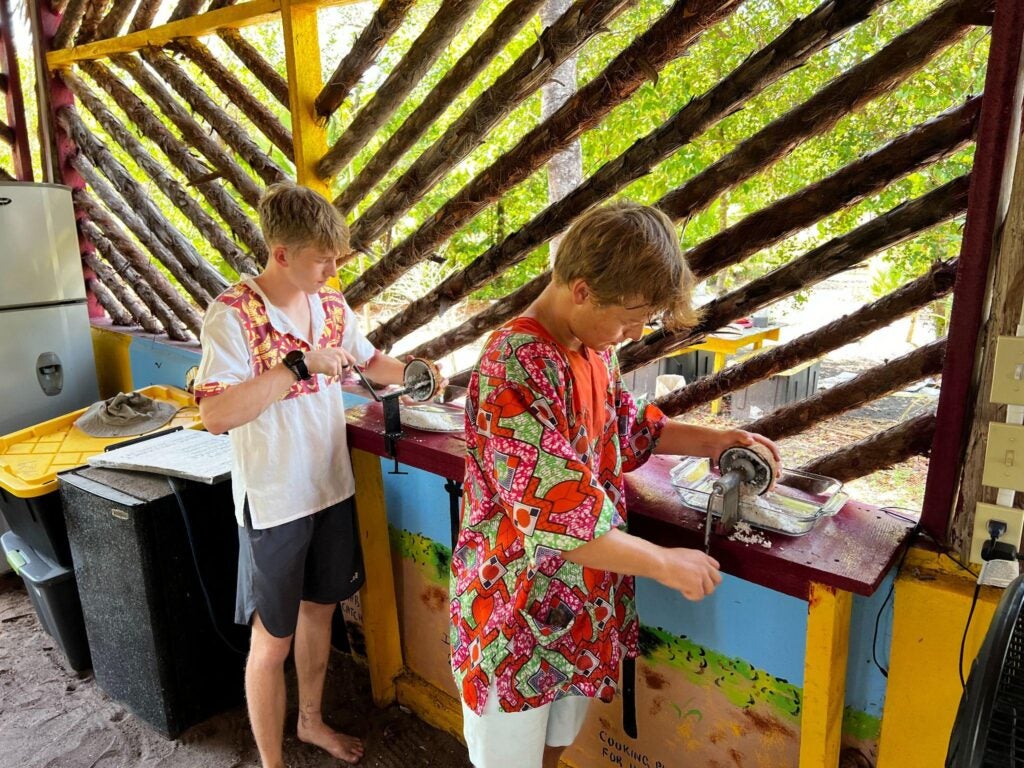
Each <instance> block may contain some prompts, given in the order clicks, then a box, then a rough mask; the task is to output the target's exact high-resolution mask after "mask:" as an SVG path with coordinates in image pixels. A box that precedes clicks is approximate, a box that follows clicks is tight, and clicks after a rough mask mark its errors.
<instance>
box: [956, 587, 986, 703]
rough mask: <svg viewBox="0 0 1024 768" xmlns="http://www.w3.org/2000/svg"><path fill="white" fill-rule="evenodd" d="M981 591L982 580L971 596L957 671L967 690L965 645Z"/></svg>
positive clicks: (961, 683) (964, 688) (961, 684)
mask: <svg viewBox="0 0 1024 768" xmlns="http://www.w3.org/2000/svg"><path fill="white" fill-rule="evenodd" d="M980 592H981V582H978V583H977V584H975V585H974V597H973V598H971V610H970V612H969V613H968V614H967V624H965V625H964V636H963V637H961V638H960V662H959V663H958V664H957V666H956V671H957V672H959V673H960V687H961V688H962V689H963V690H965V691H966V690H967V681H966V680H964V646H966V645H967V630H969V629H970V628H971V618H972V617H973V616H974V607H975V606H976V605H977V604H978V594H979V593H980Z"/></svg>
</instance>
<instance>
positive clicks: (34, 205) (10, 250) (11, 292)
mask: <svg viewBox="0 0 1024 768" xmlns="http://www.w3.org/2000/svg"><path fill="white" fill-rule="evenodd" d="M98 399H99V391H98V389H97V385H96V363H95V359H94V357H93V351H92V333H91V331H90V327H89V313H88V310H87V307H86V296H85V281H84V279H83V277H82V264H81V257H80V255H79V252H78V236H77V233H76V231H75V214H74V209H73V208H72V205H71V190H70V189H68V188H67V187H62V186H58V185H56V184H30V183H27V182H0V435H6V434H9V433H10V432H14V431H15V430H18V429H21V428H23V427H29V426H32V425H34V424H38V423H40V422H42V421H46V420H47V419H52V418H54V417H55V416H60V415H62V414H65V413H70V412H71V411H74V410H76V409H78V408H83V407H85V406H87V405H89V404H90V403H93V402H95V401H96V400H98Z"/></svg>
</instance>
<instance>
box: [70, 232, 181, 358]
mask: <svg viewBox="0 0 1024 768" xmlns="http://www.w3.org/2000/svg"><path fill="white" fill-rule="evenodd" d="M80 226H81V227H82V231H83V232H84V233H85V234H86V235H87V236H88V237H89V238H90V239H92V241H93V242H94V243H95V244H96V248H97V250H98V251H99V252H100V253H101V254H102V255H103V258H104V259H105V261H104V262H101V261H100V260H99V259H96V258H93V259H91V260H87V263H88V264H89V266H90V267H92V268H93V270H95V272H96V274H97V275H99V276H100V277H101V279H103V281H104V282H105V283H107V284H108V285H110V284H111V282H110V280H109V279H108V277H107V274H109V273H115V274H116V276H117V277H119V278H121V280H119V281H118V283H120V282H121V281H122V280H123V282H124V284H125V285H126V286H131V289H132V290H133V291H134V292H135V294H136V295H137V296H138V297H139V298H140V299H141V300H142V303H143V304H144V305H145V307H148V310H147V314H148V313H152V314H151V315H150V316H149V318H147V317H146V316H145V315H143V314H142V313H140V312H139V311H138V308H137V305H136V306H131V312H132V314H133V315H135V317H136V318H138V320H139V325H141V326H142V327H143V328H145V329H146V330H147V331H149V332H150V333H166V334H167V336H168V337H170V338H171V339H174V340H175V341H192V337H191V336H190V335H189V333H188V330H187V329H186V328H185V326H184V325H182V323H181V321H180V320H178V318H177V317H175V316H174V313H172V312H171V311H170V309H168V307H167V305H166V304H164V302H163V301H162V300H161V299H160V297H159V296H157V295H156V292H155V291H154V290H153V288H152V287H151V286H150V285H149V283H147V282H146V281H145V280H144V279H142V276H141V275H139V273H138V272H136V271H135V270H134V269H132V267H131V265H130V264H129V263H128V262H127V261H126V260H125V258H124V257H123V256H121V254H119V253H118V252H117V249H116V248H114V246H113V245H111V243H110V241H109V240H107V239H106V238H105V237H103V233H102V232H101V231H100V228H99V227H97V226H96V225H95V224H93V223H92V222H91V221H88V220H83V221H81V222H80ZM90 255H91V256H93V257H95V254H90ZM122 303H124V302H123V301H122ZM125 306H129V305H128V304H126V305H125ZM149 319H155V320H156V321H157V322H158V323H159V327H158V328H157V329H156V330H154V329H153V328H151V323H150V322H149Z"/></svg>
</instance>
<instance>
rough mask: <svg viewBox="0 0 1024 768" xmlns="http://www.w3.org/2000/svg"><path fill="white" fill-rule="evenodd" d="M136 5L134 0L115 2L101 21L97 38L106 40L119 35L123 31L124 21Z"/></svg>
mask: <svg viewBox="0 0 1024 768" xmlns="http://www.w3.org/2000/svg"><path fill="white" fill-rule="evenodd" d="M134 6H135V3H134V1H133V2H123V0H120V1H118V2H115V3H114V4H113V5H112V6H111V8H110V12H109V13H108V14H107V15H106V16H104V17H103V21H101V22H100V24H99V27H98V28H97V30H96V39H98V40H106V39H107V38H108V37H117V36H118V35H119V34H120V33H121V28H122V27H123V26H124V23H125V22H126V21H127V20H128V17H129V16H130V15H131V12H132V9H133V7H134Z"/></svg>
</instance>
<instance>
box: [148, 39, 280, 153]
mask: <svg viewBox="0 0 1024 768" xmlns="http://www.w3.org/2000/svg"><path fill="white" fill-rule="evenodd" d="M168 47H169V48H171V49H172V50H175V51H179V52H181V53H184V54H185V55H186V56H187V57H188V58H189V59H191V60H192V62H193V63H194V64H195V65H196V66H197V67H199V69H200V70H201V71H202V72H203V73H204V74H205V75H206V76H207V77H209V78H210V80H211V81H213V83H214V84H215V85H216V86H217V87H218V88H220V90H221V91H222V92H223V93H224V95H225V96H226V97H227V98H228V99H229V100H230V101H231V103H232V104H234V105H235V106H236V107H238V108H239V109H240V110H241V111H242V114H244V115H245V116H246V118H247V119H248V120H249V121H250V122H251V123H252V124H253V125H255V126H256V127H257V128H258V129H259V130H260V131H262V133H263V135H264V136H266V137H267V138H268V139H270V141H271V143H273V144H274V146H276V147H277V148H278V149H279V150H281V152H282V153H284V156H285V157H287V158H288V159H289V160H291V161H293V162H294V160H295V150H294V147H293V146H292V135H291V132H290V131H289V130H288V129H287V128H285V127H284V125H282V124H281V121H280V120H279V119H278V118H277V115H275V114H274V113H273V112H271V111H270V110H269V109H268V108H267V107H266V106H265V105H264V104H263V103H262V102H260V100H259V99H258V98H256V96H255V95H253V93H252V92H251V91H250V90H249V89H248V88H247V87H246V86H245V85H244V84H243V83H242V81H240V80H239V79H238V78H237V77H236V76H235V75H234V73H232V72H231V70H229V69H228V68H227V67H225V66H224V65H223V64H222V63H221V62H219V61H218V60H217V58H216V57H215V56H214V55H213V54H212V53H210V49H209V48H207V47H206V46H205V45H204V44H203V43H201V42H199V41H198V40H194V39H186V38H182V39H179V40H176V41H174V42H173V43H171V44H170V45H169V46H168Z"/></svg>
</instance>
